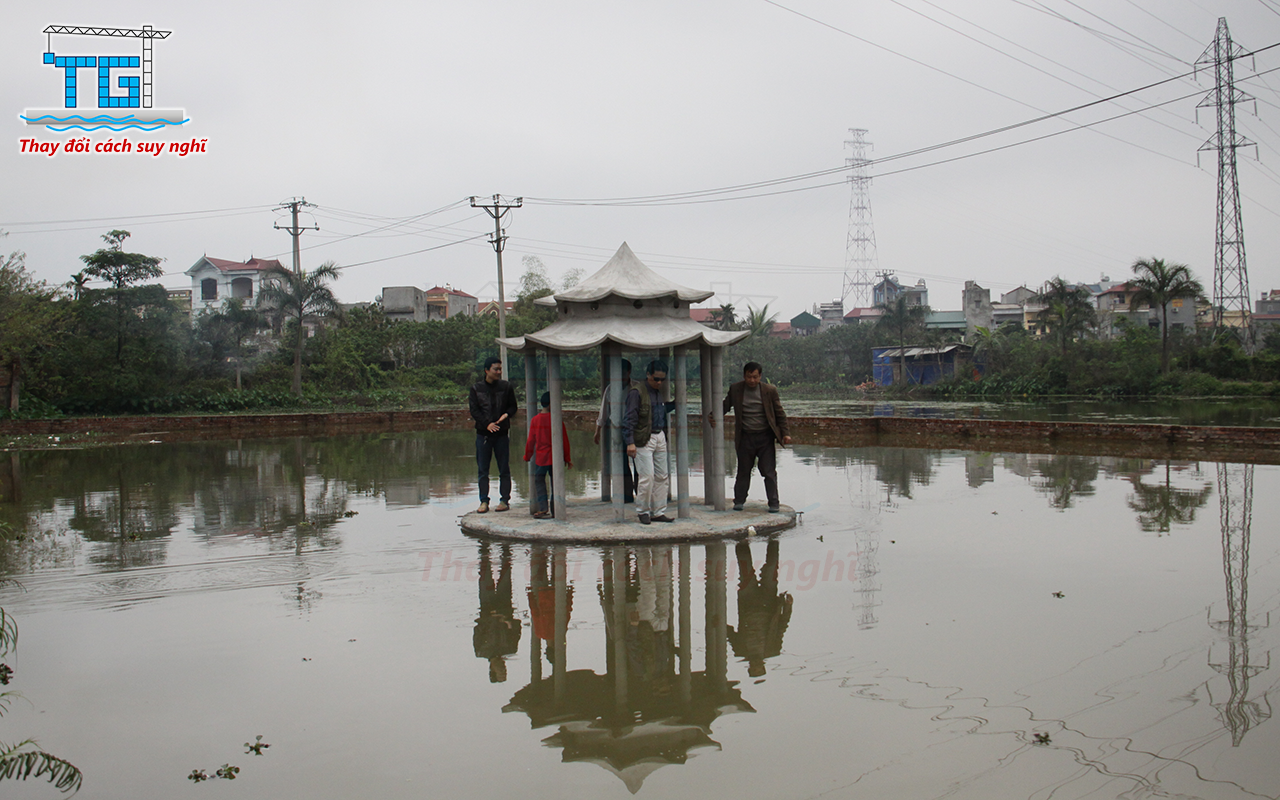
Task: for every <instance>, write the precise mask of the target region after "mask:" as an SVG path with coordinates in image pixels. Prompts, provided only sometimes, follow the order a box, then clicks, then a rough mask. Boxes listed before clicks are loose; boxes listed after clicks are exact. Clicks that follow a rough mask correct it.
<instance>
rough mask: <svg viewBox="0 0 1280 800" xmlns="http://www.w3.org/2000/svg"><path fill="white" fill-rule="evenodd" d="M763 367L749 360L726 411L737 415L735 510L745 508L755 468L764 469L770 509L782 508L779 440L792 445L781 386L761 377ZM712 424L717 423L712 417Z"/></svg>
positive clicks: (734, 439) (733, 389)
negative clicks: (779, 479)
mask: <svg viewBox="0 0 1280 800" xmlns="http://www.w3.org/2000/svg"><path fill="white" fill-rule="evenodd" d="M762 372H763V368H762V367H761V366H760V365H759V364H757V363H756V362H754V361H748V362H747V363H746V365H745V366H743V368H742V380H740V381H738V382H737V383H735V384H733V385H732V386H730V387H729V394H727V395H726V396H725V398H724V413H726V414H728V413H729V411H730V410H733V411H734V415H733V445H734V449H735V450H736V451H737V455H738V477H737V478H736V479H735V480H734V482H733V510H734V511H741V510H742V508H743V506H744V505H745V504H746V502H747V490H748V489H750V488H751V467H752V466H756V467H758V468H759V469H760V477H761V478H763V479H764V493H765V497H767V498H768V500H769V510H770V511H775V512H776V511H778V509H779V508H780V505H779V502H778V452H777V450H775V449H774V448H775V446H776V443H778V442H781V443H782V444H791V436H790V435H789V434H788V433H787V412H785V411H783V410H782V401H781V400H780V399H779V398H778V389H777V387H775V386H772V385H770V384H767V383H762V382H761V380H760V377H761V374H762ZM711 424H712V425H713V426H714V425H715V418H714V417H712V422H711Z"/></svg>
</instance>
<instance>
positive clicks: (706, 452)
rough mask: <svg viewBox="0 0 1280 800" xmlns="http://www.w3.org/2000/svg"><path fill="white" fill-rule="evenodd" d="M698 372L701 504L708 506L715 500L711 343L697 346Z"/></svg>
mask: <svg viewBox="0 0 1280 800" xmlns="http://www.w3.org/2000/svg"><path fill="white" fill-rule="evenodd" d="M698 373H699V378H700V381H699V382H700V383H701V385H702V413H701V414H699V415H698V416H699V418H700V419H701V420H702V504H703V505H707V506H709V505H711V504H712V503H714V502H715V500H714V498H713V497H712V491H711V487H712V475H713V473H714V470H713V469H712V464H711V441H712V437H711V433H712V427H711V392H712V389H711V345H709V344H707V343H706V342H703V343H702V344H701V345H699V347H698Z"/></svg>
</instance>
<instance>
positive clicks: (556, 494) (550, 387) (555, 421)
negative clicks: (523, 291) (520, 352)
mask: <svg viewBox="0 0 1280 800" xmlns="http://www.w3.org/2000/svg"><path fill="white" fill-rule="evenodd" d="M547 391H549V392H551V483H552V487H551V504H552V507H553V508H555V511H556V520H557V521H559V522H564V521H565V520H567V519H569V507H568V504H567V503H566V502H565V495H566V493H565V490H564V472H565V470H564V434H563V433H561V431H562V430H564V428H563V427H562V426H563V425H564V415H563V414H562V413H561V411H560V353H559V351H556V350H549V351H547Z"/></svg>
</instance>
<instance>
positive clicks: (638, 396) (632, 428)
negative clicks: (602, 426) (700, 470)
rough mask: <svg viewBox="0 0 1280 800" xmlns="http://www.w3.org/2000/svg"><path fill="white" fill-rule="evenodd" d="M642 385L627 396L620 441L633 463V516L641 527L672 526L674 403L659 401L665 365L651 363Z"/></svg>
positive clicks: (664, 375) (661, 362) (660, 399)
mask: <svg viewBox="0 0 1280 800" xmlns="http://www.w3.org/2000/svg"><path fill="white" fill-rule="evenodd" d="M645 372H646V375H645V382H644V383H642V384H640V385H638V386H633V387H631V391H630V392H628V393H627V411H626V415H625V417H624V420H623V424H622V441H623V442H625V443H626V445H627V456H628V457H630V458H634V459H635V460H636V473H637V474H638V475H639V481H638V484H637V486H636V513H637V514H638V515H639V517H640V524H641V525H648V524H649V522H650V521H651V520H652V521H653V522H675V520H674V519H672V518H670V517H668V516H667V413H668V412H670V411H671V409H672V408H674V407H675V403H671V402H666V401H664V400H663V399H662V394H663V393H662V388H663V387H662V384H664V383H666V380H667V364H666V362H665V361H661V360H657V361H650V362H649V368H648V369H647V370H646V371H645Z"/></svg>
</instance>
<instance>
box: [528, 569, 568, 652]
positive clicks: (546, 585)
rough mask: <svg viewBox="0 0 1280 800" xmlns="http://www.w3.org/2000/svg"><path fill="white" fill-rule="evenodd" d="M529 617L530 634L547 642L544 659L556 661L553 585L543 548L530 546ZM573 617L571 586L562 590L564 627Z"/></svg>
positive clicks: (554, 593)
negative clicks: (531, 628)
mask: <svg viewBox="0 0 1280 800" xmlns="http://www.w3.org/2000/svg"><path fill="white" fill-rule="evenodd" d="M529 569H530V579H529V594H528V597H529V616H530V617H531V618H532V622H533V635H534V636H537V637H538V638H539V639H541V640H542V641H544V642H546V643H547V660H548V661H550V662H551V663H552V664H554V663H555V662H556V652H555V641H556V586H555V582H554V581H553V580H552V577H551V564H549V563H548V562H547V548H546V547H545V546H536V545H535V546H534V548H533V553H532V555H531V556H530V559H529ZM572 614H573V587H572V586H566V587H565V624H566V626H567V625H568V622H569V617H570V616H571V615H572Z"/></svg>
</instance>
